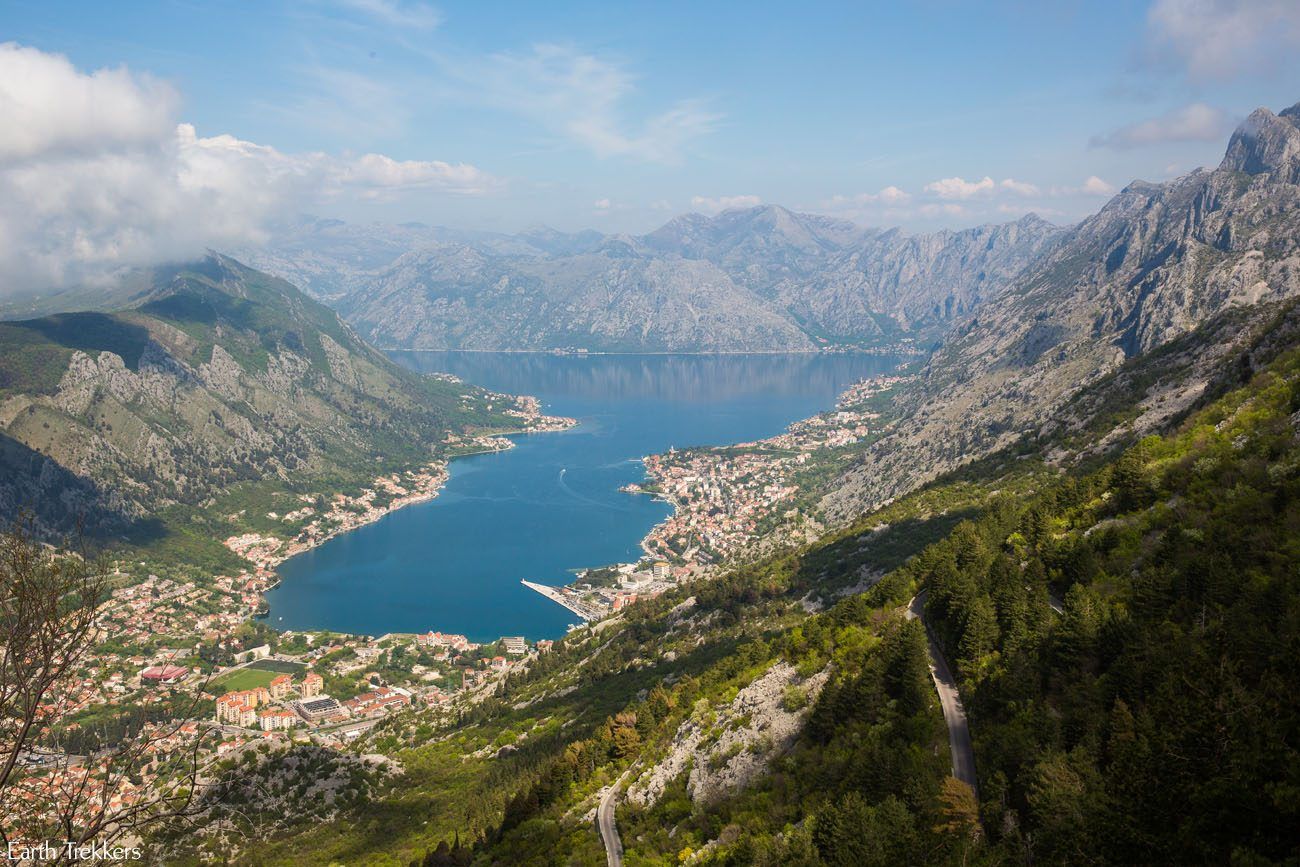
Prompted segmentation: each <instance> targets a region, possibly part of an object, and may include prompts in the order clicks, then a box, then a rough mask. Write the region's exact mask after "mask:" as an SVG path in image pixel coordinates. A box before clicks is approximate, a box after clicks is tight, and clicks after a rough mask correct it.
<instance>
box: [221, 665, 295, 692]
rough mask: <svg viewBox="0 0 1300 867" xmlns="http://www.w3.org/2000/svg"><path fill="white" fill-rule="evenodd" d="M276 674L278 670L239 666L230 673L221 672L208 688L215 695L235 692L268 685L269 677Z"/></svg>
mask: <svg viewBox="0 0 1300 867" xmlns="http://www.w3.org/2000/svg"><path fill="white" fill-rule="evenodd" d="M277 674H278V672H274V671H265V670H263V669H259V668H241V669H239V670H238V671H232V672H230V674H223V675H222V676H221V677H218V678H217V679H216V680H214V681H212V684H211V686H210V687H209V690H210V691H211V692H212V693H214V694H217V695H225V694H226V693H228V692H237V691H239V690H241V689H256V688H257V687H259V686H270V684H271V679H272V678H274V677H275V676H276V675H277Z"/></svg>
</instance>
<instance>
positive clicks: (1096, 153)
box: [0, 0, 1300, 231]
mask: <svg viewBox="0 0 1300 867" xmlns="http://www.w3.org/2000/svg"><path fill="white" fill-rule="evenodd" d="M1297 9H1300V4H1295V3H1291V2H1283V0H1258V2H1241V0H1157V2H1155V3H1154V4H1151V5H1148V4H1143V3H1135V2H1072V0H1063V2H1060V3H1034V2H1004V3H974V2H970V3H967V2H956V0H952V2H944V0H922V2H916V3H910V4H909V3H902V2H896V3H819V2H807V3H800V4H789V3H758V2H746V3H698V2H697V3H662V2H661V3H653V4H624V3H609V2H600V3H559V2H549V3H513V4H488V3H452V2H446V3H440V4H437V5H429V4H423V3H415V2H397V0H339V2H327V0H318V2H306V3H277V2H269V3H256V4H254V3H236V4H230V3H200V2H165V3H157V4H144V3H139V4H114V3H66V2H50V0H43V2H9V3H5V4H4V5H3V6H0V42H10V43H14V44H16V45H17V46H20V47H21V48H23V49H30V50H32V51H35V52H39V53H40V54H41V55H62V56H63V57H65V58H66V60H67V62H68V63H69V64H70V65H71V67H72V69H73V71H75V74H76V75H77V76H83V77H84V76H90V78H89V79H86V80H91V81H92V84H93V80H94V75H93V74H94V72H95V71H96V70H101V69H104V68H114V69H117V68H120V67H125V70H126V72H125V73H124V75H125V77H126V81H127V83H126V84H122V87H127V86H133V87H135V88H136V89H137V90H140V89H145V90H147V89H148V88H150V87H153V86H155V85H157V86H158V87H160V88H162V89H163V91H164V92H165V93H167V94H170V96H169V97H168V98H167V100H166V101H167V102H168V108H167V110H168V112H170V115H171V117H170V120H171V121H174V122H175V123H186V124H192V125H193V127H194V130H195V133H194V134H195V136H196V137H197V139H196V141H198V142H199V143H200V144H202V143H203V142H205V141H206V142H208V143H209V145H210V146H209V147H208V150H207V151H205V153H207V154H208V155H209V156H211V155H212V154H213V153H214V151H213V147H215V143H217V142H218V141H222V142H226V143H227V144H229V142H230V141H237V142H238V143H240V146H241V147H244V150H242V151H241V158H245V159H247V158H250V157H249V154H250V153H252V150H251V149H252V148H253V147H254V146H257V147H261V148H264V149H266V150H264V151H258V153H263V154H270V155H271V156H270V157H269V158H273V159H275V160H279V162H277V163H276V165H277V166H278V168H277V169H276V171H277V172H279V173H280V174H279V175H277V177H280V175H282V174H283V173H284V172H290V173H292V172H298V174H297V175H295V177H298V178H299V179H300V180H302V179H303V178H304V177H307V176H308V175H307V174H306V173H305V171H306V170H303V169H302V166H303V165H307V164H310V165H311V166H312V167H313V168H312V169H311V170H310V171H311V172H317V174H314V175H310V177H311V178H312V179H313V180H310V181H303V182H302V183H300V184H299V186H300V187H301V186H307V187H310V186H312V185H313V184H322V183H324V182H322V181H321V180H320V178H321V177H322V175H320V174H319V173H320V172H324V171H327V170H326V169H323V168H322V166H324V165H326V162H328V166H329V168H328V172H329V177H330V178H331V179H334V180H336V181H337V180H338V178H340V177H346V180H345V181H338V184H337V187H338V188H337V189H335V187H334V186H330V189H331V191H332V192H331V194H330V195H318V196H313V195H311V194H310V190H308V191H306V192H304V191H303V190H302V189H295V190H293V191H292V193H288V194H286V195H285V196H284V198H285V201H283V202H281V203H279V205H278V206H277V207H281V208H284V209H296V210H304V211H312V212H315V213H322V214H327V215H330V216H339V217H343V218H345V219H352V220H371V219H375V220H391V221H399V220H422V221H425V222H429V223H435V224H443V225H453V226H464V227H473V228H491V229H501V230H514V229H518V228H521V227H524V226H527V225H530V224H535V223H546V224H549V225H553V226H556V227H559V228H563V229H577V228H583V227H595V228H599V229H602V230H606V231H644V230H647V229H650V228H652V227H654V226H656V225H658V224H660V223H662V222H663V221H664V220H666V219H667V218H668V217H671V216H672V215H674V214H677V213H681V212H684V211H688V210H700V211H705V212H711V211H716V210H717V209H719V208H721V207H725V206H726V205H728V204H738V205H739V204H747V203H752V202H757V201H762V202H775V203H780V204H784V205H787V206H789V207H792V208H796V209H803V210H810V211H818V212H821V213H828V214H833V215H838V216H843V217H846V218H849V219H854V220H856V221H858V222H861V223H865V224H873V225H902V226H904V227H905V228H908V229H916V230H921V229H930V228H934V227H938V226H952V227H958V226H965V225H973V224H976V223H980V222H986V221H990V220H1004V219H1011V218H1014V217H1016V216H1019V215H1020V214H1023V213H1025V212H1027V211H1030V210H1034V211H1038V212H1039V213H1042V214H1044V215H1045V216H1047V217H1048V218H1049V219H1053V220H1055V221H1057V222H1070V221H1073V220H1076V219H1078V218H1080V217H1082V216H1084V215H1086V214H1088V213H1091V212H1092V211H1095V210H1096V209H1097V208H1098V207H1099V206H1100V205H1101V204H1102V203H1103V202H1104V201H1105V198H1106V194H1107V193H1108V192H1109V191H1112V190H1114V189H1116V188H1118V187H1121V186H1123V185H1124V184H1125V183H1127V182H1128V181H1129V180H1131V179H1133V178H1144V179H1147V180H1162V179H1165V178H1167V177H1170V176H1172V175H1175V174H1179V173H1182V172H1186V171H1188V170H1190V169H1192V168H1194V167H1196V166H1199V165H1213V164H1215V163H1217V161H1218V159H1219V158H1220V156H1221V155H1222V151H1223V147H1224V144H1225V142H1226V138H1227V136H1228V134H1229V133H1230V130H1231V128H1232V126H1233V125H1234V124H1235V123H1236V122H1237V121H1239V120H1240V119H1241V118H1242V117H1244V115H1245V114H1247V113H1248V112H1249V111H1250V110H1252V109H1253V108H1255V107H1257V106H1261V105H1264V106H1269V107H1271V108H1273V109H1280V108H1283V107H1285V106H1287V105H1290V104H1292V103H1294V102H1296V101H1298V100H1300V75H1298V74H1297V73H1298V72H1300V63H1298V62H1297V60H1296V59H1295V58H1296V57H1297V56H1298V55H1300V52H1297V48H1300V23H1298V21H1300V11H1297ZM119 71H120V70H119ZM60 74H62V73H60ZM63 77H64V78H66V77H67V75H63ZM119 84H121V82H119ZM0 86H2V85H0ZM20 98H21V95H20ZM89 99H90V100H91V101H92V102H95V101H99V98H98V97H93V96H92V97H89ZM31 110H32V111H37V110H39V107H37V108H32V109H31ZM133 110H136V111H137V112H144V111H145V110H144V109H141V108H140V107H139V106H136V107H135V109H133ZM150 123H152V121H150ZM92 132H93V131H92ZM222 136H228V137H232V138H231V139H219V137H222ZM0 144H3V143H2V142H0ZM2 153H3V150H2V148H0V154H2ZM313 155H314V156H313ZM366 155H376V157H375V159H374V160H372V161H371V162H370V163H368V164H367V168H365V169H364V171H363V170H359V169H357V168H356V166H357V165H359V163H356V162H355V161H356V160H358V159H359V158H362V157H365V156H366ZM380 158H382V160H383V161H382V163H381V162H380ZM313 160H315V162H313ZM174 170H175V169H174V167H171V168H165V169H164V171H174ZM182 171H183V170H182ZM377 173H378V174H377ZM380 175H382V178H381V179H379V180H376V178H380ZM363 176H364V178H366V179H368V180H363V179H362V178H363ZM205 183H207V182H206V181H205ZM211 183H212V184H213V185H214V186H216V185H218V182H217V181H212V182H211ZM326 185H327V186H329V184H326ZM214 195H216V194H214ZM274 210H275V209H270V210H262V211H258V212H257V213H256V214H253V215H251V217H252V218H254V219H263V218H266V216H267V214H268V213H271V212H272V211H274ZM277 213H278V211H277Z"/></svg>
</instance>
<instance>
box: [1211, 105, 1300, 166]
mask: <svg viewBox="0 0 1300 867" xmlns="http://www.w3.org/2000/svg"><path fill="white" fill-rule="evenodd" d="M1297 121H1300V105H1296V106H1292V107H1291V108H1288V109H1286V110H1284V111H1283V112H1282V113H1281V114H1280V115H1276V114H1273V112H1271V111H1269V110H1268V109H1266V108H1257V109H1255V110H1254V111H1253V112H1251V113H1250V116H1249V117H1247V118H1246V119H1245V120H1244V121H1242V123H1241V125H1240V126H1239V127H1237V131H1236V132H1234V133H1233V134H1232V139H1231V140H1230V141H1229V142H1228V150H1227V153H1225V154H1224V156H1223V162H1222V163H1220V164H1219V168H1220V169H1224V170H1227V171H1235V172H1244V173H1246V174H1249V175H1259V174H1264V173H1265V172H1269V173H1273V174H1276V175H1277V176H1278V178H1279V179H1280V180H1285V181H1287V182H1289V183H1300V126H1297Z"/></svg>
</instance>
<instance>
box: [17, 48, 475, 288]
mask: <svg viewBox="0 0 1300 867" xmlns="http://www.w3.org/2000/svg"><path fill="white" fill-rule="evenodd" d="M160 94H161V95H164V96H165V97H166V98H164V99H162V100H161V105H162V107H161V108H159V107H157V106H155V104H154V103H155V102H158V101H159V97H160ZM69 105H71V106H72V107H73V109H72V111H69V108H68V106H69ZM175 106H176V100H175V99H174V96H172V95H171V91H170V89H168V88H166V87H165V86H164V85H159V84H157V83H156V82H153V81H152V80H150V79H147V78H143V77H140V76H136V75H133V74H131V73H130V72H128V71H126V70H124V69H119V70H109V71H100V72H96V73H91V74H85V73H81V72H79V71H77V70H76V69H75V68H74V67H73V66H72V64H70V63H69V62H68V61H67V60H66V59H65V58H63V57H60V56H56V55H50V54H44V53H42V52H39V51H35V50H33V49H29V48H19V47H18V46H13V45H5V46H0V116H4V117H6V118H11V117H17V118H22V119H23V123H22V124H21V126H22V129H19V130H15V129H13V127H14V126H15V125H13V124H4V125H0V273H3V274H4V275H5V280H4V287H3V288H4V289H5V290H7V291H12V290H15V289H23V288H42V287H50V286H57V285H65V284H68V283H73V282H83V281H94V280H96V279H98V278H99V277H102V276H103V275H104V274H105V273H108V272H111V271H113V270H115V269H119V268H122V267H126V266H133V265H145V264H150V263H155V262H159V261H165V260H174V259H183V258H188V257H191V256H195V255H198V254H200V253H202V252H203V250H204V249H205V248H207V247H224V246H233V245H237V244H244V243H249V242H256V241H258V240H259V239H260V238H261V235H262V228H263V227H264V226H265V225H266V223H267V222H268V221H269V220H272V219H275V218H279V217H283V216H286V215H292V214H294V213H297V212H298V211H300V210H302V209H303V208H304V206H309V205H310V204H313V203H319V202H321V201H322V200H328V199H337V198H340V197H356V198H375V197H387V196H396V195H399V194H405V193H413V192H428V191H436V192H439V193H444V194H460V195H477V194H481V193H484V192H488V191H490V190H492V189H494V188H496V187H497V186H498V185H499V182H498V181H496V180H495V179H493V178H492V177H491V176H489V175H487V174H485V173H484V172H482V171H480V170H479V169H477V168H475V167H474V166H470V165H465V164H458V165H453V164H449V163H445V162H441V161H420V160H405V161H399V160H394V159H391V158H389V157H386V156H383V155H382V154H365V155H363V156H360V157H352V156H347V157H337V156H331V155H328V154H323V153H306V154H286V153H282V152H280V151H278V150H276V149H275V148H272V147H268V146H266V145H260V144H256V143H253V142H248V141H243V140H241V139H238V138H235V137H234V136H230V135H218V136H212V137H208V138H203V137H200V136H199V135H198V134H197V133H196V131H195V129H194V127H192V126H190V125H189V124H185V123H179V124H178V123H177V122H176V119H175V117H174V116H172V115H171V113H172V112H173V111H174V110H175ZM110 109H111V110H110Z"/></svg>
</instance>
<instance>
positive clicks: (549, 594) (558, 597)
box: [519, 580, 602, 620]
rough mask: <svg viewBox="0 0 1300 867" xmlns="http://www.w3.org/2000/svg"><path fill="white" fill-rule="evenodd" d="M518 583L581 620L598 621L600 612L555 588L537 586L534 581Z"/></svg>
mask: <svg viewBox="0 0 1300 867" xmlns="http://www.w3.org/2000/svg"><path fill="white" fill-rule="evenodd" d="M519 583H520V584H522V585H524V586H525V587H527V588H528V589H529V590H536V591H537V592H538V593H540V594H542V595H543V596H545V597H546V598H547V599H549V600H551V601H552V602H557V603H559V604H560V605H563V606H564V607H565V608H567V609H569V610H570V611H572V612H573V613H574V614H576V615H578V616H579V617H581V618H582V619H583V620H599V619H600V617H601V616H602V612H600V611H598V610H597V609H595V608H594V607H592V606H590V605H584V604H583V603H582V602H580V601H578V600H577V599H574V598H573V597H571V596H569V595H568V594H566V593H561V592H560V590H559V588H557V587H548V586H547V585H545V584H538V583H536V582H534V581H527V580H525V581H520V582H519Z"/></svg>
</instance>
